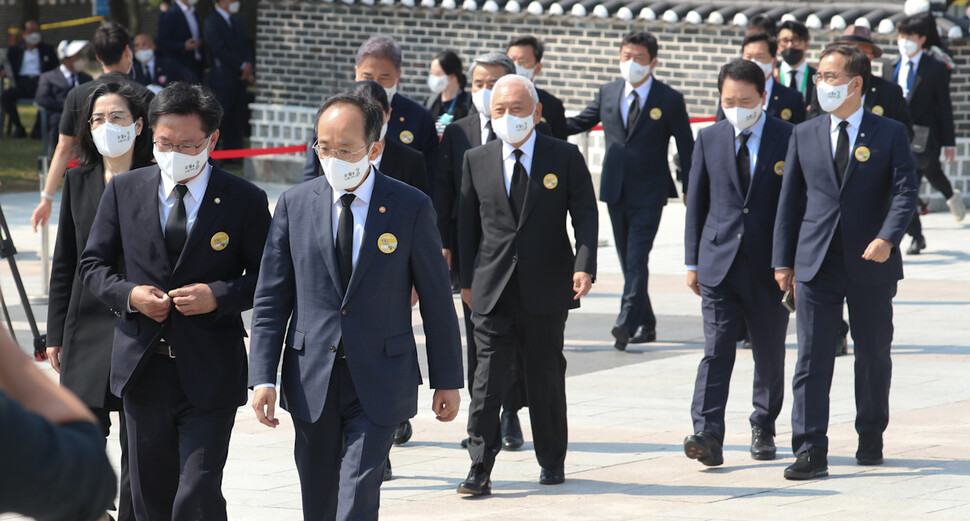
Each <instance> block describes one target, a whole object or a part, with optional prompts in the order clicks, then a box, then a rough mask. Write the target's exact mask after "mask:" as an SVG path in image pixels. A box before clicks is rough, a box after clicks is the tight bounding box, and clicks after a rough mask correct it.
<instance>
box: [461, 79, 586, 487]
mask: <svg viewBox="0 0 970 521" xmlns="http://www.w3.org/2000/svg"><path fill="white" fill-rule="evenodd" d="M489 113H490V114H491V118H492V129H493V130H494V132H495V133H496V135H497V136H498V138H499V140H495V141H492V142H490V143H488V144H486V145H484V146H481V147H478V148H474V149H472V150H469V151H468V152H466V153H465V162H464V166H463V172H464V174H463V178H462V182H461V203H460V204H459V211H460V212H461V217H460V219H459V223H458V224H459V241H460V248H461V258H462V259H465V260H466V262H464V263H462V268H461V288H462V289H461V297H462V300H464V301H465V304H467V305H468V306H469V307H470V308H471V310H472V312H473V313H474V315H473V316H472V321H473V322H474V324H475V344H476V346H477V348H478V353H477V356H478V367H477V370H476V372H475V383H474V387H475V392H474V393H473V394H472V403H471V409H470V410H469V413H468V435H469V441H468V454H469V455H470V456H471V460H472V465H471V469H470V470H469V472H468V477H467V478H466V479H465V481H464V482H462V483H461V484H460V485H458V493H460V494H472V495H487V494H490V493H491V478H490V476H491V472H492V466H493V465H494V464H495V456H496V455H497V454H498V453H499V451H500V450H501V449H502V439H501V436H500V433H501V429H500V425H499V408H500V407H501V405H502V400H503V398H504V395H505V391H506V389H507V387H508V378H509V376H510V375H509V372H510V371H509V370H510V368H511V367H512V364H513V360H514V359H517V360H518V364H519V367H520V368H521V369H522V373H523V377H524V379H523V382H524V383H525V387H526V394H527V398H528V404H529V410H530V418H531V420H532V434H533V436H534V439H535V450H536V457H537V459H538V460H539V465H540V466H541V467H542V471H541V473H540V475H539V483H541V484H544V485H556V484H559V483H562V482H563V481H564V480H565V471H564V466H563V465H564V462H565V459H566V444H567V424H566V359H565V357H563V354H562V349H563V329H564V328H565V326H566V317H567V315H568V313H569V310H570V309H574V308H576V307H578V306H579V298H580V297H582V296H584V295H586V294H587V293H589V290H590V288H591V287H592V284H593V278H594V277H595V276H596V236H597V231H598V224H597V218H598V217H597V209H596V196H595V194H594V192H593V182H592V179H591V178H590V175H589V170H587V169H586V162H585V161H584V160H583V156H582V154H580V152H579V149H577V148H576V147H575V146H574V145H571V144H568V143H565V142H563V141H561V140H558V139H555V138H551V137H548V136H544V135H540V134H538V133H537V132H535V130H534V127H535V125H536V124H538V123H539V122H540V120H541V117H542V106H541V105H540V104H539V97H538V94H536V91H535V87H533V85H532V82H531V81H529V80H527V79H525V78H523V77H521V76H518V75H513V74H510V75H507V76H503V77H502V78H501V79H499V80H498V82H496V83H495V89H494V91H493V93H492V100H491V106H490V109H489ZM567 213H568V217H569V218H571V220H572V223H573V230H574V236H575V238H576V253H575V255H574V254H573V250H572V245H571V243H570V240H569V237H568V236H567V235H566V220H567ZM470 259H475V262H474V263H472V262H467V261H468V260H470Z"/></svg>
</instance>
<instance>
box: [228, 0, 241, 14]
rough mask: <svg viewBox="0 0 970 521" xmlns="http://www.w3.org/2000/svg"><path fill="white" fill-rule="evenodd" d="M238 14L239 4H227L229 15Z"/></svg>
mask: <svg viewBox="0 0 970 521" xmlns="http://www.w3.org/2000/svg"><path fill="white" fill-rule="evenodd" d="M238 12H239V2H233V3H231V4H229V13H230V14H236V13H238Z"/></svg>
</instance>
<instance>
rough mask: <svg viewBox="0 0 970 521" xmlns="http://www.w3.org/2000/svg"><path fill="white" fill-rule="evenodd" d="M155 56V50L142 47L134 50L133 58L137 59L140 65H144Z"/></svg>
mask: <svg viewBox="0 0 970 521" xmlns="http://www.w3.org/2000/svg"><path fill="white" fill-rule="evenodd" d="M154 57H155V51H153V50H152V49H142V50H140V51H135V59H136V60H138V62H139V63H141V64H142V65H146V64H147V63H148V62H150V61H152V58H154Z"/></svg>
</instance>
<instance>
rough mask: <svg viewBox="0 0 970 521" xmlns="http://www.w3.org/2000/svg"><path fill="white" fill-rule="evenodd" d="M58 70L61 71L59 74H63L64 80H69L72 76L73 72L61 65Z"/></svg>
mask: <svg viewBox="0 0 970 521" xmlns="http://www.w3.org/2000/svg"><path fill="white" fill-rule="evenodd" d="M58 68H59V69H60V70H61V74H63V75H64V77H65V78H70V77H71V76H74V71H72V70H70V69H68V68H67V67H65V66H64V64H63V63H62V64H61V66H60V67H58Z"/></svg>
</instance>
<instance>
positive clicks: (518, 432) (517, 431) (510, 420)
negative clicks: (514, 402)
mask: <svg viewBox="0 0 970 521" xmlns="http://www.w3.org/2000/svg"><path fill="white" fill-rule="evenodd" d="M523 443H524V441H523V440H522V425H521V424H520V423H519V417H518V415H517V414H516V413H515V411H502V448H503V449H505V450H519V449H520V448H522V444H523Z"/></svg>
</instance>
